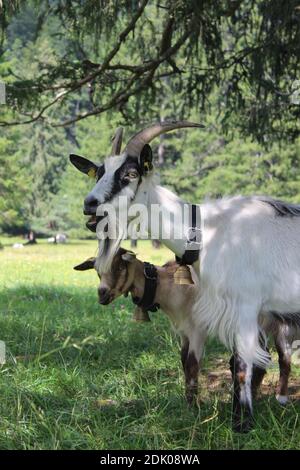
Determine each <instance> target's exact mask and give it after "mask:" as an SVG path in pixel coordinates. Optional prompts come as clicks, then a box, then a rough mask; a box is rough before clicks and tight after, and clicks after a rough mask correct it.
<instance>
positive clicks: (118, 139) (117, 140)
mask: <svg viewBox="0 0 300 470" xmlns="http://www.w3.org/2000/svg"><path fill="white" fill-rule="evenodd" d="M122 137H123V127H118V129H117V130H116V133H115V135H114V136H113V138H112V139H111V140H112V149H111V154H112V155H120V153H121V148H122Z"/></svg>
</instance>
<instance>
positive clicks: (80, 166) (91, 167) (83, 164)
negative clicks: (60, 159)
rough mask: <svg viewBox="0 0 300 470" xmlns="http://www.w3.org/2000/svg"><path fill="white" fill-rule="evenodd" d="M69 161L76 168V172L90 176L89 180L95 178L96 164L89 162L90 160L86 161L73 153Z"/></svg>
mask: <svg viewBox="0 0 300 470" xmlns="http://www.w3.org/2000/svg"><path fill="white" fill-rule="evenodd" d="M70 161H71V163H73V165H74V166H75V167H76V168H77V170H79V171H81V172H82V173H85V174H86V175H88V176H90V178H96V174H97V170H98V168H99V166H98V165H96V163H94V162H91V161H90V160H87V159H86V158H84V157H81V156H80V155H74V154H73V153H71V155H70Z"/></svg>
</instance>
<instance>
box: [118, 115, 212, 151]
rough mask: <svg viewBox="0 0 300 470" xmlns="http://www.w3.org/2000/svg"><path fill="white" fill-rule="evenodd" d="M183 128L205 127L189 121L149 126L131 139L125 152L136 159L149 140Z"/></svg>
mask: <svg viewBox="0 0 300 470" xmlns="http://www.w3.org/2000/svg"><path fill="white" fill-rule="evenodd" d="M183 127H198V128H203V127H205V126H204V125H203V124H197V123H194V122H189V121H163V122H157V123H156V124H152V125H151V126H149V127H146V129H143V130H142V131H140V132H138V133H137V134H135V135H134V136H133V137H131V139H130V140H129V142H128V144H127V145H126V148H125V152H126V153H127V154H128V155H132V156H135V157H138V156H139V155H140V153H141V150H142V148H143V147H144V145H146V144H148V143H149V142H151V140H153V139H154V138H155V137H157V136H159V135H160V134H163V133H164V132H170V131H173V130H174V129H181V128H183Z"/></svg>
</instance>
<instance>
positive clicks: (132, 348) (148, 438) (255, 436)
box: [0, 239, 300, 449]
mask: <svg viewBox="0 0 300 470" xmlns="http://www.w3.org/2000/svg"><path fill="white" fill-rule="evenodd" d="M1 241H2V242H3V243H4V245H5V248H4V250H2V251H0V260H1V264H0V266H1V268H0V339H1V340H3V341H5V342H6V346H7V362H6V364H4V365H2V366H1V368H0V416H1V420H0V448H1V449H107V448H110V449H158V448H162V449H290V448H297V449H299V448H300V429H299V419H298V416H299V411H300V406H299V401H298V402H297V400H296V398H297V390H294V392H295V394H294V400H293V401H292V402H291V403H290V404H289V405H288V406H287V407H286V408H282V407H281V406H280V405H279V404H278V403H277V402H276V400H275V398H274V387H275V383H276V380H277V368H276V367H274V368H273V369H271V370H270V371H269V374H268V379H267V381H266V384H265V386H264V388H263V395H262V397H261V398H260V399H259V400H258V401H257V402H256V403H255V419H256V426H255V428H254V430H253V431H251V432H250V433H249V434H248V435H239V434H236V433H233V432H232V431H231V385H230V375H229V373H228V366H227V363H228V358H229V355H228V353H227V352H226V351H225V350H224V348H223V347H222V346H221V345H220V344H219V343H218V342H217V341H211V342H209V344H208V346H207V348H206V355H205V358H204V361H203V373H202V375H201V390H200V392H199V406H198V407H195V408H189V407H188V406H187V404H186V403H185V400H184V383H183V376H182V371H181V365H180V360H179V343H178V340H177V338H176V336H175V334H174V333H173V332H172V329H171V327H170V325H169V322H168V320H167V319H166V318H165V316H164V315H163V314H162V313H160V312H158V313H154V314H152V322H151V323H150V324H140V323H135V322H133V321H132V319H131V317H132V305H131V303H130V300H127V299H123V298H122V299H120V300H118V301H116V302H115V303H114V304H112V305H110V306H108V307H100V306H99V304H98V303H97V293H96V286H97V276H96V274H95V273H94V272H92V271H89V272H84V273H80V272H76V271H74V270H73V269H72V267H73V266H74V265H75V264H77V263H79V262H81V261H83V260H84V259H85V258H87V257H89V256H92V255H93V253H94V252H95V247H96V245H95V242H72V243H69V244H68V245H65V246H64V245H58V246H54V245H47V244H45V243H39V244H38V245H36V246H30V247H26V248H24V249H20V250H16V249H13V248H12V247H10V246H9V243H10V241H9V240H7V239H1ZM137 251H138V253H139V254H140V257H141V258H142V259H148V260H152V262H155V263H162V262H164V261H166V260H167V259H169V258H170V257H172V256H173V255H171V254H170V252H168V250H166V249H165V248H163V249H161V250H153V249H152V248H151V246H150V244H149V243H147V242H143V243H139V246H138V250H137ZM297 380H298V382H299V368H298V369H295V368H294V371H293V381H294V382H295V383H296V382H297ZM298 392H299V390H298Z"/></svg>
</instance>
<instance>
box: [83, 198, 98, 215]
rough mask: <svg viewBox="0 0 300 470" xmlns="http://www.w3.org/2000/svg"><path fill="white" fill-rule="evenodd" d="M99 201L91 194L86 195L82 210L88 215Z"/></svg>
mask: <svg viewBox="0 0 300 470" xmlns="http://www.w3.org/2000/svg"><path fill="white" fill-rule="evenodd" d="M98 204H99V201H98V199H96V198H95V196H93V195H92V194H90V195H89V196H87V197H86V198H85V200H84V212H85V213H87V215H89V214H90V213H91V211H92V212H93V213H95V211H96V209H97V207H98Z"/></svg>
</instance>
